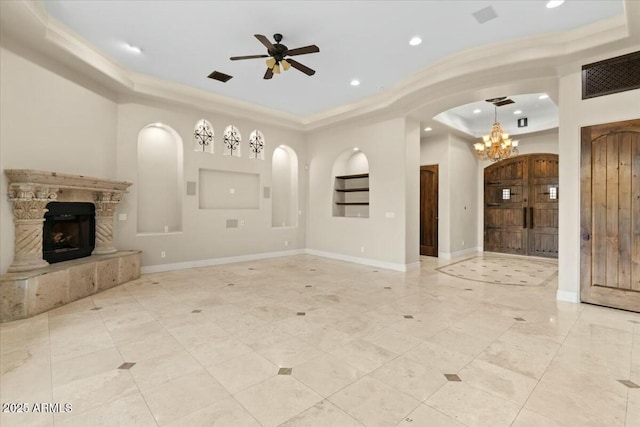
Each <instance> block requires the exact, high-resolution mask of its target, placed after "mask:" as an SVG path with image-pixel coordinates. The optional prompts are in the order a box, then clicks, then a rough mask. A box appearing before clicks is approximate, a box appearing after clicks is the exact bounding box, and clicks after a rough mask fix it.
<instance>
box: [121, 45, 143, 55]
mask: <svg viewBox="0 0 640 427" xmlns="http://www.w3.org/2000/svg"><path fill="white" fill-rule="evenodd" d="M124 45H125V47H126V48H127V49H128V50H129V51H130V52H133V53H137V54H141V53H142V48H140V47H138V46H134V45H132V44H129V43H125V44H124Z"/></svg>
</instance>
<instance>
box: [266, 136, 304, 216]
mask: <svg viewBox="0 0 640 427" xmlns="http://www.w3.org/2000/svg"><path fill="white" fill-rule="evenodd" d="M271 225H272V227H297V226H298V156H297V155H296V152H295V151H294V150H293V149H292V148H291V147H289V146H287V145H280V146H278V147H276V149H275V150H273V157H272V158H271Z"/></svg>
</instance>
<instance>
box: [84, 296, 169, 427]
mask: <svg viewBox="0 0 640 427" xmlns="http://www.w3.org/2000/svg"><path fill="white" fill-rule="evenodd" d="M125 291H126V292H127V294H129V296H131V297H133V299H134V300H135V301H136V302H138V303H139V301H138V299H137V298H136V297H135V295H133V294H132V293H131V292H129V290H128V289H125ZM91 301H92V302H93V298H91ZM94 305H95V302H94ZM143 307H144V306H143ZM100 311H101V310H99V311H98V315H99V316H100V319H101V320H102V324H103V325H104V328H105V329H106V330H107V333H108V334H109V337H110V338H111V341H112V342H113V346H114V347H115V348H116V350H118V354H119V355H120V357H121V358H122V360H123V361H124V362H126V361H127V360H126V359H125V358H124V355H123V354H122V351H120V347H119V346H118V344H117V343H116V341H115V340H114V339H113V335H111V330H109V328H108V327H107V324H106V323H105V321H104V317H102V313H101V312H100ZM145 312H148V310H147V309H146V308H145ZM153 317H154V319H155V316H153ZM116 369H117V368H116ZM127 374H128V375H129V377H130V378H131V381H132V382H133V383H134V384H135V385H136V389H137V390H138V394H139V395H140V397H141V398H142V400H143V401H144V404H145V406H146V407H147V410H148V411H149V414H151V417H153V421H154V422H155V423H156V426H160V424H159V423H158V419H157V418H156V416H155V414H154V413H153V411H152V410H151V407H150V406H149V403H148V402H147V399H146V398H145V397H144V394H143V393H142V390H140V385H138V382H137V381H136V379H135V377H134V376H133V374H132V373H131V370H130V369H127ZM120 398H121V397H118V398H116V399H114V400H112V401H110V402H105V403H103V404H102V405H100V406H104V405H107V404H108V403H111V402H115V401H116V400H118V399H120Z"/></svg>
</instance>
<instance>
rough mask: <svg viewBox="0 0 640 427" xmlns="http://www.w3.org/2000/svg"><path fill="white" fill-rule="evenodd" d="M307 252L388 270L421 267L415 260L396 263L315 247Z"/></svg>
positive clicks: (306, 251)
mask: <svg viewBox="0 0 640 427" xmlns="http://www.w3.org/2000/svg"><path fill="white" fill-rule="evenodd" d="M305 253H307V254H309V255H316V256H320V257H323V258H331V259H337V260H340V261H347V262H353V263H356V264H364V265H370V266H372V267H379V268H384V269H387V270H395V271H408V270H411V269H414V268H420V263H419V262H417V263H415V262H414V263H411V264H396V263H393V262H385V261H378V260H375V259H370V258H359V257H355V256H350V255H343V254H336V253H333V252H324V251H318V250H315V249H305ZM416 264H417V265H416Z"/></svg>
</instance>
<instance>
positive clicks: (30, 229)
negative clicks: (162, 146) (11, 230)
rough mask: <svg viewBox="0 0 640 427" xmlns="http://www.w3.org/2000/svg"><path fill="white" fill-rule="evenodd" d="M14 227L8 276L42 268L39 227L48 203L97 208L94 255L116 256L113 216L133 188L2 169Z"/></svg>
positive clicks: (98, 180)
mask: <svg viewBox="0 0 640 427" xmlns="http://www.w3.org/2000/svg"><path fill="white" fill-rule="evenodd" d="M4 173H5V175H6V176H7V178H8V179H9V189H8V190H9V199H10V200H11V202H12V205H13V221H14V225H15V245H14V257H13V262H12V264H11V266H10V267H9V272H10V273H11V272H18V271H29V270H35V269H38V268H42V267H44V266H46V265H47V262H46V261H45V260H44V259H42V223H43V222H44V214H45V213H46V212H47V208H46V206H47V204H48V203H49V202H55V201H60V202H91V203H93V204H95V206H96V239H95V242H96V246H95V249H94V252H93V253H94V254H96V255H102V254H110V253H115V252H116V248H115V247H114V246H113V215H114V212H115V209H116V207H117V206H118V204H119V203H120V201H122V197H123V194H124V193H126V192H127V188H129V186H131V185H132V184H131V183H130V182H125V181H115V180H110V179H102V178H95V177H89V176H82V175H69V174H63V173H57V172H46V171H37V170H31V169H5V171H4Z"/></svg>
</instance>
